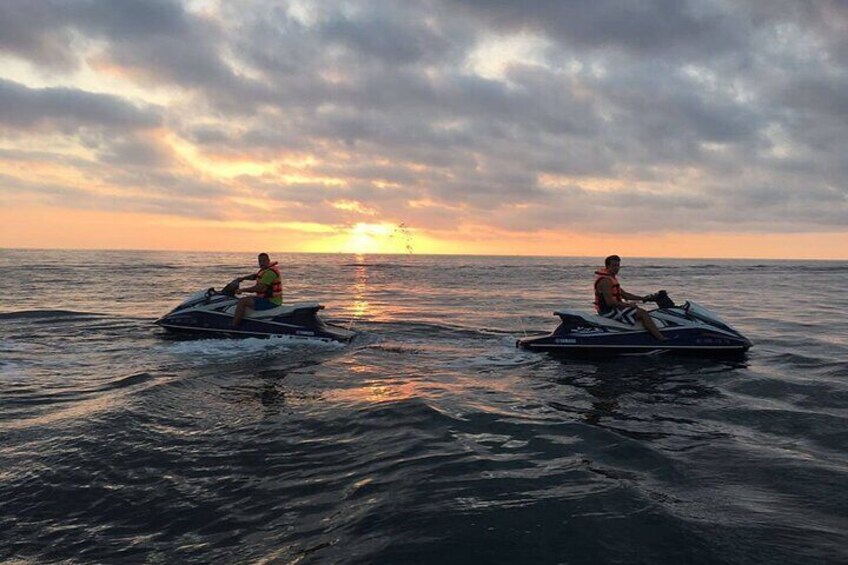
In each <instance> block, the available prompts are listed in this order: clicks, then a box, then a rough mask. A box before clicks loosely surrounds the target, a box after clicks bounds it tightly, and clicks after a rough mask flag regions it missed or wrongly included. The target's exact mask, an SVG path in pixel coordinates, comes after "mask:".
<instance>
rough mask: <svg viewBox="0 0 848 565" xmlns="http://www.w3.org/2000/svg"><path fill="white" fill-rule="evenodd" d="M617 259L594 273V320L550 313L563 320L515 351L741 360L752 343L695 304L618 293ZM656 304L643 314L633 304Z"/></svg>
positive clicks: (566, 312) (563, 312) (521, 342)
mask: <svg viewBox="0 0 848 565" xmlns="http://www.w3.org/2000/svg"><path fill="white" fill-rule="evenodd" d="M620 262H621V259H620V258H618V256H616V255H612V256H610V257H607V259H606V261H605V269H600V270H598V271H597V272H596V273H595V275H596V276H595V307H596V309H597V311H598V313H597V314H596V315H587V314H583V313H581V312H576V311H573V310H558V311H556V312H554V314H555V315H557V316H559V317H560V319H561V320H562V323H561V324H560V326H559V327H558V328H557V329H556V330H554V331H553V333H551V334H549V335H542V336H535V337H526V338H523V339H520V340H518V342H517V343H516V345H517V346H519V347H523V348H525V349H530V350H537V351H550V352H555V353H559V354H565V355H572V356H613V355H623V354H629V355H633V354H655V353H669V352H671V353H681V354H687V355H701V356H717V355H739V354H741V353H744V352H745V351H747V350H748V349H749V348H750V347H751V342H750V341H749V340H748V339H747V338H746V337H744V336H743V335H742V334H741V333H739V332H738V331H737V330H735V329H734V328H732V327H731V326H730V325H729V324H727V323H726V322H724V321H723V320H722V319H721V318H719V317H718V316H716V315H715V314H713V313H712V312H710V311H709V310H707V309H706V308H704V307H703V306H699V305H698V304H695V303H694V302H686V303H684V304H683V305H681V306H677V305H675V304H674V302H673V301H672V300H671V299H670V298H669V297H668V295H667V294H666V292H665V291H660V292H658V293H656V294H654V295H650V296H636V295H633V294H630V293H627V292H624V291H623V290H622V289H621V286H620V285H619V284H618V281H617V279H616V277H615V275H616V274H618V269H619V268H620ZM622 299H627V300H641V301H643V302H656V303H657V306H659V307H658V308H657V309H656V310H652V311H650V312H647V311H645V310H643V309H641V308H639V307H638V306H636V305H635V304H632V303H627V302H624V301H623V300H622Z"/></svg>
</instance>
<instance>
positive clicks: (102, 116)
mask: <svg viewBox="0 0 848 565" xmlns="http://www.w3.org/2000/svg"><path fill="white" fill-rule="evenodd" d="M50 123H53V124H61V125H71V126H80V125H97V126H105V127H114V128H126V129H143V128H152V127H156V126H158V125H159V124H160V118H159V115H158V114H157V112H156V111H154V110H153V109H150V108H139V107H137V106H135V105H133V104H130V103H129V102H127V101H126V100H124V99H122V98H120V97H117V96H111V95H108V94H95V93H91V92H85V91H82V90H77V89H73V88H28V87H26V86H24V85H22V84H19V83H17V82H13V81H10V80H3V79H2V78H0V124H3V125H5V126H7V127H11V128H28V127H32V126H38V125H41V124H50Z"/></svg>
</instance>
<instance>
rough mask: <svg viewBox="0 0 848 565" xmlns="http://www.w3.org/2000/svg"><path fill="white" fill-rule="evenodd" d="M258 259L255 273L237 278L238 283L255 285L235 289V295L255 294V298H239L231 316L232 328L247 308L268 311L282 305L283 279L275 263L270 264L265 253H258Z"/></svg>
mask: <svg viewBox="0 0 848 565" xmlns="http://www.w3.org/2000/svg"><path fill="white" fill-rule="evenodd" d="M258 259H259V270H258V271H257V272H256V273H254V274H252V275H246V276H243V277H239V278H238V281H239V282H241V281H248V280H255V281H256V284H255V285H253V286H251V287H248V288H240V289H237V290H236V294H241V293H243V292H255V293H256V296H245V297H242V298H239V300H238V304H236V313H235V316H233V326H237V325H239V324H240V323H241V319H242V318H243V317H244V311H245V310H246V309H247V308H253V309H254V310H270V309H271V308H276V307H277V306H279V305H281V304H282V303H283V279H282V276H281V275H280V270H279V269H278V268H277V263H276V262H274V263H272V262H271V258H270V257H268V254H267V253H260V254H259V257H258Z"/></svg>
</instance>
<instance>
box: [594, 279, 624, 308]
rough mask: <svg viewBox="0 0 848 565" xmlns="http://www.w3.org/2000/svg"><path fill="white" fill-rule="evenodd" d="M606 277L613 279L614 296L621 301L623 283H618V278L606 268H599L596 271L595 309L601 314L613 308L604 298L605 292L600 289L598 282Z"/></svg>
mask: <svg viewBox="0 0 848 565" xmlns="http://www.w3.org/2000/svg"><path fill="white" fill-rule="evenodd" d="M604 279H609V280H610V281H612V297H613V298H615V299H616V300H618V301H621V285H620V284H618V279H616V278H615V275H613V274H612V273H610V272H609V271H608V270H607V269H606V268H603V269H598V270H597V271H595V310H597V311H598V312H599V313H601V314H603V313H605V312H609V311H610V310H611V309H612V306H609V305H608V304H607V303H606V300H604V293H602V292H601V291H600V290H598V283H599V282H601V281H602V280H604Z"/></svg>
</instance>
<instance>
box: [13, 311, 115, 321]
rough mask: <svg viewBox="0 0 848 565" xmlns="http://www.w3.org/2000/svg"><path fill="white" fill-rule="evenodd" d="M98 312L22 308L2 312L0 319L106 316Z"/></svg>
mask: <svg viewBox="0 0 848 565" xmlns="http://www.w3.org/2000/svg"><path fill="white" fill-rule="evenodd" d="M106 315H107V314H101V313H97V312H76V311H74V310H20V311H18V312H3V313H0V320H37V319H42V318H51V319H54V320H56V319H58V320H62V321H65V320H68V321H70V320H72V319H85V318H99V317H103V316H106Z"/></svg>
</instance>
